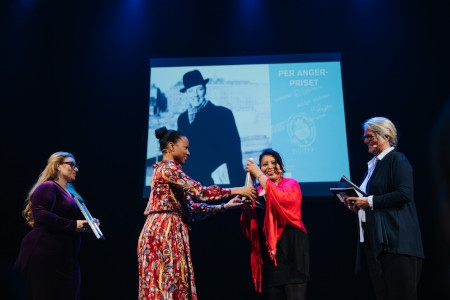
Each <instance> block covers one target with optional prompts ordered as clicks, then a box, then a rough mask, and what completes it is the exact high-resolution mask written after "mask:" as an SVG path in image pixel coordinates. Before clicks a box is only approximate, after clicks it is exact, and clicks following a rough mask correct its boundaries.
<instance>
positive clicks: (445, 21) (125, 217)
mask: <svg viewBox="0 0 450 300" xmlns="http://www.w3.org/2000/svg"><path fill="white" fill-rule="evenodd" d="M0 9H1V10H0V26H1V27H0V76H1V77H0V84H1V88H0V100H1V104H0V105H1V110H0V114H1V118H0V120H1V124H0V125H1V146H0V148H1V154H2V155H1V156H0V160H1V169H0V170H1V172H2V173H3V176H2V178H3V179H2V181H1V182H2V185H1V191H2V196H1V203H2V208H1V212H2V214H1V222H2V223H1V227H0V228H1V229H0V233H1V236H0V239H1V241H2V242H1V244H2V246H1V247H0V249H1V253H0V255H1V258H2V271H3V272H2V278H1V279H2V283H3V284H2V289H5V287H6V286H11V285H10V283H11V277H12V275H11V274H10V273H9V267H10V265H11V264H12V263H13V262H14V260H15V256H16V254H17V252H18V248H19V245H20V241H21V238H22V237H23V235H24V233H25V231H26V227H25V226H24V221H23V219H22V218H21V215H20V213H21V210H22V205H23V201H24V199H25V197H26V193H27V191H28V189H29V188H30V187H31V185H32V184H33V183H34V182H35V181H36V179H37V176H38V175H39V173H40V172H41V171H42V170H43V168H44V167H45V164H46V160H47V158H48V157H49V156H50V154H51V153H53V152H55V151H59V150H64V151H69V152H72V153H73V154H74V155H75V156H76V160H77V162H78V163H79V165H80V166H81V167H80V172H79V174H78V177H77V182H76V186H77V189H78V191H79V192H80V193H81V194H82V195H84V197H85V199H86V203H87V204H88V208H89V210H90V211H91V213H92V214H93V215H94V216H95V217H97V218H99V219H100V221H101V228H102V231H103V233H104V234H105V236H106V238H107V239H106V240H105V241H98V240H96V239H95V237H93V236H86V237H85V238H84V241H83V245H82V249H81V257H80V258H81V264H82V278H83V282H82V293H83V297H82V299H136V298H137V278H138V277H137V258H136V246H137V239H138V235H139V232H140V229H141V227H142V225H143V224H144V216H143V210H144V207H145V204H146V201H147V199H142V198H141V194H142V186H143V180H144V171H145V153H146V149H145V146H146V133H147V117H148V97H149V96H148V92H149V58H151V57H155V58H157V57H200V56H243V55H272V54H273V55H282V54H297V53H316V52H319V53H320V52H340V53H341V54H342V76H343V90H344V100H345V109H346V122H347V135H348V144H349V152H350V153H349V156H350V162H351V175H352V179H353V180H354V181H356V182H359V180H360V179H361V176H362V175H363V174H364V171H365V168H366V162H367V161H368V160H369V159H370V156H369V154H368V153H367V149H366V147H365V146H364V145H363V143H362V142H361V138H360V137H361V135H362V129H361V124H362V123H363V122H364V120H366V119H367V118H370V117H373V116H385V117H388V118H390V119H392V121H393V122H394V123H395V124H396V125H397V127H398V131H399V150H400V151H402V152H404V153H405V154H406V155H407V157H408V158H409V160H410V162H411V163H412V165H413V167H414V175H415V183H416V204H417V209H418V212H419V218H420V222H421V227H422V235H423V241H424V247H425V251H426V255H427V260H426V261H425V263H424V270H423V276H422V281H421V285H420V296H421V299H425V298H426V299H439V295H440V291H439V287H440V284H441V282H440V281H439V280H440V276H439V272H438V271H439V268H438V265H439V262H438V261H437V260H436V259H434V257H435V256H434V254H435V239H436V236H438V234H439V230H436V229H435V228H434V223H433V220H434V212H433V192H432V191H433V190H432V189H431V188H430V186H432V181H431V180H430V179H431V178H432V175H433V174H432V170H430V168H429V151H428V150H429V143H430V132H431V129H432V126H433V124H434V122H435V120H436V118H437V116H438V115H439V113H440V111H441V109H442V107H443V105H444V101H445V100H446V99H447V98H448V96H449V95H450V84H449V79H450V76H449V73H448V72H449V67H450V59H449V53H450V47H449V46H448V40H449V36H450V7H449V1H436V0H422V1H414V0H410V1H396V0H322V1H320V0H316V1H303V0H296V1H294V0H273V1H257V0H241V1H233V0H210V1H204V0H159V1H144V0H141V1H139V0H123V1H116V0H107V1H106V0H105V1H100V0H98V1H97V0H90V1H87V0H78V1H72V0H65V1H61V0H58V1H51V0H47V1H45V0H42V1H31V0H30V1H25V0H22V1H12V0H2V2H1V3H0ZM205 141H206V140H205ZM212 153H214V150H213V149H212ZM300 184H301V183H300ZM303 213H304V222H305V225H306V227H307V229H308V231H309V235H310V240H311V281H310V284H309V299H329V298H331V297H338V296H339V297H344V298H347V299H370V297H368V296H367V295H366V294H368V293H369V291H368V290H367V289H368V286H367V284H365V281H364V276H363V275H364V274H362V275H359V276H355V275H353V272H352V268H353V265H352V261H353V260H352V257H353V255H354V248H355V247H354V246H355V238H356V233H357V231H356V227H355V218H354V216H353V215H352V214H351V213H350V212H348V211H347V210H346V209H344V208H343V207H342V206H340V204H339V203H337V200H336V199H334V198H333V197H331V196H330V197H305V198H304V204H303ZM238 216H239V212H237V211H234V212H229V213H226V214H223V215H218V216H214V217H212V218H210V219H209V220H205V221H204V222H203V223H201V224H197V225H195V226H194V227H193V230H192V235H191V245H192V251H193V256H194V257H193V259H194V268H195V271H196V277H197V289H198V294H199V298H200V299H256V298H258V297H256V295H255V293H254V292H253V291H252V282H251V278H250V269H249V256H248V254H249V252H248V251H249V249H248V243H247V241H246V240H245V239H244V238H243V237H242V235H241V233H240V231H239V230H240V229H239V225H238ZM436 233H437V234H436Z"/></svg>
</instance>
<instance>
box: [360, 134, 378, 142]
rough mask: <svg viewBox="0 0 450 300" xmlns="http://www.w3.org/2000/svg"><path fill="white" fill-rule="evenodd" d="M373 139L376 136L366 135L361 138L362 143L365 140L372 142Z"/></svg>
mask: <svg viewBox="0 0 450 300" xmlns="http://www.w3.org/2000/svg"><path fill="white" fill-rule="evenodd" d="M375 137H376V134H367V135H363V136H362V139H363V141H365V140H369V141H371V140H373V139H374V138H375Z"/></svg>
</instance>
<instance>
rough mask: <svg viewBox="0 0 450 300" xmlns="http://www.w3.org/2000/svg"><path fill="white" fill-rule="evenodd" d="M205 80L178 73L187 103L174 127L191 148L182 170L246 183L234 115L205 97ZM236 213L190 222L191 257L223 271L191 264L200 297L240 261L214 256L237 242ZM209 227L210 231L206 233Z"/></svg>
mask: <svg viewBox="0 0 450 300" xmlns="http://www.w3.org/2000/svg"><path fill="white" fill-rule="evenodd" d="M209 81H210V80H209V79H208V78H206V79H204V78H203V76H202V74H201V73H200V71H198V70H193V71H189V72H187V73H185V74H184V76H183V85H184V87H183V88H182V89H180V92H181V93H183V96H185V98H186V101H187V102H188V108H187V110H186V111H184V112H183V113H181V114H180V115H179V116H178V121H177V122H178V129H177V130H178V131H179V132H181V133H182V134H184V135H185V136H186V137H187V138H188V139H189V152H190V156H189V158H188V159H187V160H186V162H185V164H184V165H183V170H184V171H185V172H186V174H189V176H191V177H192V178H194V179H195V180H198V181H200V182H201V184H202V185H203V186H209V185H212V184H218V185H221V186H225V187H227V186H230V187H232V186H242V185H243V184H244V183H245V169H244V165H243V162H242V150H241V139H240V136H239V132H238V129H237V126H236V122H235V119H234V115H233V112H232V111H231V110H230V109H228V108H226V107H223V106H219V105H215V104H213V103H212V102H211V101H209V100H208V99H206V98H205V96H206V84H207V83H208V82H209ZM239 213H240V212H239V211H238V210H236V214H235V213H233V212H229V213H226V214H223V215H221V216H220V217H216V218H206V219H204V220H202V221H201V222H193V223H192V224H191V229H192V230H191V231H190V234H189V240H190V243H191V252H192V259H193V260H194V261H195V260H202V261H214V266H215V268H217V269H218V270H222V271H223V272H219V273H215V274H214V276H210V274H211V270H210V267H211V266H210V265H209V264H198V265H196V270H197V271H196V284H197V290H198V293H199V298H201V295H202V294H201V293H202V292H203V291H206V290H207V289H208V290H219V289H221V288H222V282H223V281H224V280H226V279H227V276H229V274H230V273H231V272H234V271H235V270H238V269H239V268H240V267H241V266H242V262H240V261H239V260H236V259H233V260H228V259H227V260H219V261H217V257H218V256H219V257H221V256H223V257H226V256H227V255H228V254H229V251H230V245H236V244H238V243H239V241H241V238H242V236H241V229H240V226H238V222H237V220H238V218H239ZM205 223H206V225H205ZM211 231H212V232H215V234H213V235H211V234H210V232H211ZM205 237H207V239H205ZM242 257H244V256H242ZM206 298H208V297H206Z"/></svg>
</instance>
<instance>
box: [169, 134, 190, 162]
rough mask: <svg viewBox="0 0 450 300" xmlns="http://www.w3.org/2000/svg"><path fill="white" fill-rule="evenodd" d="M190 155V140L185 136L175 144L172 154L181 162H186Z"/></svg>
mask: <svg viewBox="0 0 450 300" xmlns="http://www.w3.org/2000/svg"><path fill="white" fill-rule="evenodd" d="M189 155H190V153H189V140H188V139H187V138H186V137H185V136H183V137H181V138H180V139H179V140H178V141H177V142H176V143H174V144H173V153H172V156H173V159H174V160H176V161H177V162H179V163H180V164H184V163H185V162H186V160H187V158H188V156H189Z"/></svg>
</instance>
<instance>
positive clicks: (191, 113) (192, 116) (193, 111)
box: [188, 99, 208, 123]
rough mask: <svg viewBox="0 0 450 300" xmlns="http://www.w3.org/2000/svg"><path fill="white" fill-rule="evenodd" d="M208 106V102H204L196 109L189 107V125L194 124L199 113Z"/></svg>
mask: <svg viewBox="0 0 450 300" xmlns="http://www.w3.org/2000/svg"><path fill="white" fill-rule="evenodd" d="M206 104H208V100H206V99H205V100H203V102H202V103H200V104H199V105H198V106H196V107H192V106H189V108H188V118H189V123H192V122H194V119H195V115H196V114H197V113H198V112H199V111H201V110H202V109H203V108H204V107H205V106H206Z"/></svg>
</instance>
